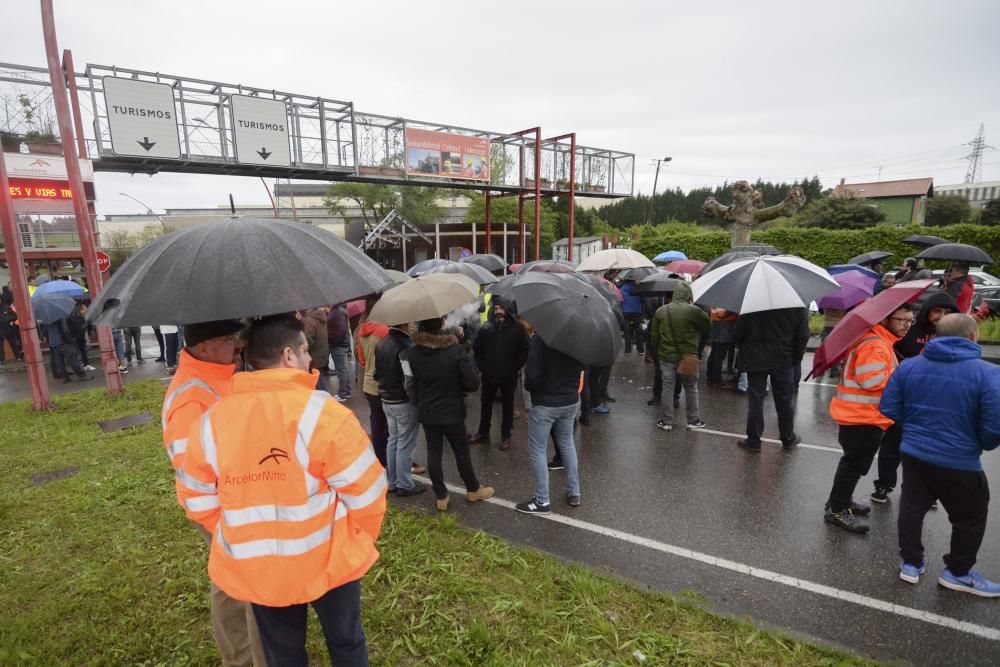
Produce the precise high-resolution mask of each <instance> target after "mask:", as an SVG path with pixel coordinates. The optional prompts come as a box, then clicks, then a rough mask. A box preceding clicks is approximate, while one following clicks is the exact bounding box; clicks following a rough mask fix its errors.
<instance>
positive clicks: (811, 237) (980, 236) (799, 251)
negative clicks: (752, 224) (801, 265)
mask: <svg viewBox="0 0 1000 667" xmlns="http://www.w3.org/2000/svg"><path fill="white" fill-rule="evenodd" d="M911 234H933V235H934V236H940V237H941V238H944V239H948V240H949V241H956V242H961V243H968V244H971V245H974V246H978V247H980V248H982V249H983V250H985V251H986V252H988V253H989V254H990V255H992V256H993V258H994V259H998V260H1000V227H985V226H981V225H951V226H949V227H933V228H929V227H924V226H921V225H910V226H908V227H894V226H892V225H876V226H875V227H869V228H868V229H856V230H842V229H819V228H815V227H808V228H807V227H775V228H772V229H768V230H764V231H758V232H754V233H753V235H752V237H751V238H752V240H753V241H754V242H755V243H769V244H771V245H773V246H775V247H776V248H778V249H779V250H781V251H783V252H786V253H788V254H791V255H798V256H799V257H802V258H804V259H807V260H809V261H810V262H813V263H814V264H818V265H820V266H831V265H833V264H843V263H845V262H846V261H847V260H848V259H850V258H851V257H854V256H855V255H859V254H861V253H863V252H867V251H869V250H884V251H886V252H891V253H894V255H895V256H894V257H891V258H890V259H889V261H890V262H893V263H898V264H901V263H902V261H903V259H904V258H906V257H911V256H914V255H916V254H917V253H918V252H920V250H921V248H918V247H916V246H912V245H909V244H906V243H903V239H905V238H906V237H907V236H909V235H911ZM633 248H635V249H636V250H638V251H639V252H641V253H642V254H644V255H646V256H648V257H654V256H655V255H657V254H658V253H661V252H663V251H665V250H680V251H682V252H684V253H685V254H686V255H687V256H688V257H692V258H696V259H701V260H705V261H708V260H710V259H712V258H713V257H717V256H719V255H721V254H722V253H724V252H725V251H726V250H728V249H729V232H726V231H703V232H693V231H682V232H678V231H672V230H657V229H655V228H654V230H653V232H652V233H647V234H644V235H643V236H642V237H641V238H640V239H639V240H638V241H636V242H634V243H633ZM938 266H939V265H938V264H932V267H938ZM942 266H943V265H942Z"/></svg>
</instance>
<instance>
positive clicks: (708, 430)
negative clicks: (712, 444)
mask: <svg viewBox="0 0 1000 667" xmlns="http://www.w3.org/2000/svg"><path fill="white" fill-rule="evenodd" d="M694 432H695V433H711V434H712V435H724V436H726V437H728V438H745V437H747V436H746V433H729V432H727V431H716V430H715V429H711V428H699V429H694ZM761 442H770V443H774V444H776V445H780V444H781V440H775V439H774V438H761ZM800 447H801V448H804V449H818V450H819V451H822V452H833V453H834V454H843V453H844V452H843V450H841V449H840V448H839V447H827V446H825V445H810V444H808V443H805V442H800V443H799V444H798V445H797V446H796V447H793V449H799V448H800Z"/></svg>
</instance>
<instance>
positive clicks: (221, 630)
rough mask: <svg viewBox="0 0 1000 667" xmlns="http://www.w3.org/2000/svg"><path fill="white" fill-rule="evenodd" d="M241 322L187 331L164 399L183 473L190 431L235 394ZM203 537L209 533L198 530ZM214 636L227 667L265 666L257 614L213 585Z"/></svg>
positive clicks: (175, 461) (166, 430)
mask: <svg viewBox="0 0 1000 667" xmlns="http://www.w3.org/2000/svg"><path fill="white" fill-rule="evenodd" d="M242 328H243V325H242V324H240V322H239V321H237V320H218V321H215V322H202V323H199V324H189V325H187V326H186V327H184V333H185V339H186V343H187V345H186V347H185V349H184V350H182V351H181V354H180V358H179V359H180V361H179V364H178V368H177V373H175V374H174V377H173V380H172V381H171V382H170V387H168V388H167V394H166V397H165V398H164V400H163V422H162V423H163V444H164V445H165V446H166V448H167V455H168V456H169V457H170V463H171V465H173V467H174V469H175V470H176V471H177V475H181V474H183V473H182V471H181V470H180V463H181V461H182V460H183V457H184V454H185V452H186V451H187V444H188V437H187V436H188V432H189V431H190V430H191V426H192V425H193V424H196V423H197V422H198V420H199V419H201V417H202V415H204V414H205V412H206V411H208V410H209V408H211V407H212V406H213V405H215V404H216V403H217V402H218V401H219V399H221V398H222V397H223V396H228V395H229V393H230V392H231V391H232V381H233V371H234V370H235V368H236V366H235V363H236V359H237V357H238V356H239V353H240V350H242V349H243V343H242V341H241V340H240V338H239V332H240V330H241V329H242ZM199 530H201V532H202V536H203V537H204V538H205V539H206V540H207V541H209V542H211V541H212V535H211V533H208V532H205V530H204V529H202V528H201V527H200V526H199ZM211 610H212V611H211V613H212V632H213V634H214V635H215V641H216V644H217V645H218V647H219V655H220V656H221V657H222V664H223V666H224V667H246V666H248V665H251V664H253V665H258V666H262V665H264V664H265V662H264V649H263V648H261V644H260V636H259V635H258V633H257V623H256V621H254V618H253V610H252V609H251V608H250V605H248V604H247V603H246V602H242V601H240V600H234V599H233V598H231V597H229V596H228V595H226V593H225V592H223V591H222V590H220V589H219V587H218V586H216V585H214V584H212V586H211Z"/></svg>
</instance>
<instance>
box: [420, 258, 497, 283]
mask: <svg viewBox="0 0 1000 667" xmlns="http://www.w3.org/2000/svg"><path fill="white" fill-rule="evenodd" d="M435 273H460V274H462V275H463V276H466V277H468V278H472V279H473V280H475V281H476V282H477V283H479V284H480V285H492V284H493V283H495V282H496V281H497V277H496V276H495V275H493V274H492V273H490V272H489V271H487V270H486V269H484V268H483V267H481V266H479V265H478V264H469V263H467V262H465V263H462V262H446V263H445V264H438V265H437V266H433V267H431V268H429V269H427V270H426V271H424V272H423V274H421V275H425V276H428V275H432V274H435Z"/></svg>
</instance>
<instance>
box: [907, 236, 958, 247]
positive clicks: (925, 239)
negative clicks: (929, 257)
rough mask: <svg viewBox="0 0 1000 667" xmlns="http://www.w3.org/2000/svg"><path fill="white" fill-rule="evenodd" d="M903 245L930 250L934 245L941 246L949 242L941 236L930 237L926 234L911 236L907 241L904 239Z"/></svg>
mask: <svg viewBox="0 0 1000 667" xmlns="http://www.w3.org/2000/svg"><path fill="white" fill-rule="evenodd" d="M903 243H909V244H910V245H916V246H922V247H924V248H929V247H931V246H932V245H940V244H942V243H948V240H947V239H943V238H941V237H940V236H928V235H926V234H910V235H909V236H907V237H906V238H905V239H903Z"/></svg>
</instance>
